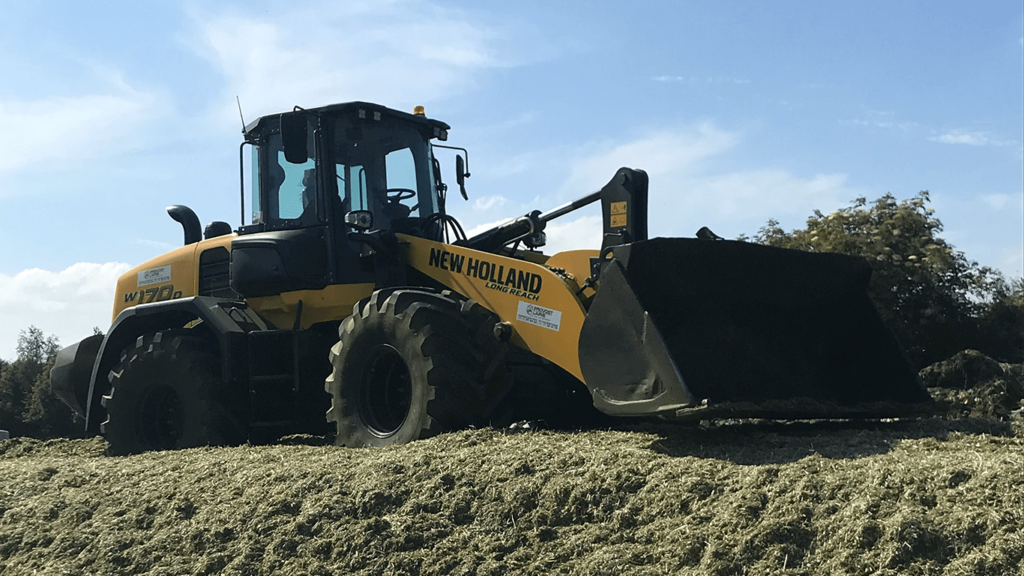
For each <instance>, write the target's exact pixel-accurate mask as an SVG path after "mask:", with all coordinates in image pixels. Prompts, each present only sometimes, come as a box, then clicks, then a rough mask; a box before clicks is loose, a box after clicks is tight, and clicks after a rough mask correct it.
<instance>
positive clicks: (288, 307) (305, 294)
mask: <svg viewBox="0 0 1024 576" xmlns="http://www.w3.org/2000/svg"><path fill="white" fill-rule="evenodd" d="M373 288H374V285H373V283H370V284H336V285H333V286H327V287H326V288H324V289H322V290H296V291H294V292H282V293H281V294H278V295H276V296H261V297H259V298H247V299H246V302H248V303H249V306H252V309H253V310H255V311H256V312H257V313H259V315H260V316H262V317H264V318H266V319H267V320H270V321H271V322H273V323H274V325H275V326H277V327H278V328H291V327H292V325H293V324H294V323H295V311H296V309H297V308H298V304H299V300H301V301H302V328H303V329H306V328H309V327H310V326H312V325H313V324H317V323H319V322H327V321H331V320H341V319H342V318H347V317H348V316H351V315H352V307H353V306H354V305H355V303H356V302H359V301H360V300H362V299H363V298H366V297H367V296H369V295H370V294H372V293H373Z"/></svg>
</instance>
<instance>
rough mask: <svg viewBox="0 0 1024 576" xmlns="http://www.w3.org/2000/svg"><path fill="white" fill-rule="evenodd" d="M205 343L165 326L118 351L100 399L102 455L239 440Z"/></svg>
mask: <svg viewBox="0 0 1024 576" xmlns="http://www.w3.org/2000/svg"><path fill="white" fill-rule="evenodd" d="M211 344H212V342H209V341H208V340H207V339H204V338H202V337H200V336H197V335H193V334H190V333H189V331H188V330H168V331H163V332H156V333H152V334H145V335H143V336H139V338H138V339H137V340H136V341H135V344H134V345H132V346H129V347H128V348H126V349H125V350H124V352H122V354H121V361H120V362H119V363H118V364H117V365H116V366H115V367H114V369H113V370H111V371H110V374H109V377H108V378H109V380H110V386H111V388H110V392H109V393H108V394H107V395H106V396H103V400H102V402H103V406H104V408H106V411H107V421H106V422H104V423H103V424H102V425H101V431H102V432H103V435H104V436H105V437H106V440H107V445H108V446H107V454H108V455H110V456H121V455H125V454H137V453H140V452H146V451H150V450H175V449H181V448H193V447H196V446H208V445H214V446H217V445H228V444H241V443H243V442H245V440H246V436H247V434H246V432H247V431H246V429H245V426H244V425H243V424H242V423H241V421H240V420H239V419H238V418H237V417H235V416H234V415H232V414H231V413H230V412H229V411H228V410H227V409H226V408H225V407H224V404H223V403H222V400H223V399H224V398H225V394H226V390H225V387H224V386H223V384H222V382H221V380H220V377H219V369H218V363H217V358H216V356H215V355H214V353H213V351H212V346H211Z"/></svg>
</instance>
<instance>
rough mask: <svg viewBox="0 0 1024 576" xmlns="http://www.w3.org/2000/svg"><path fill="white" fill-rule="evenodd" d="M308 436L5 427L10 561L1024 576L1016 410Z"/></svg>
mask: <svg viewBox="0 0 1024 576" xmlns="http://www.w3.org/2000/svg"><path fill="white" fill-rule="evenodd" d="M1018 417H1019V415H1018ZM1017 429H1018V430H1019V429H1020V428H1019V427H1018V428H1017ZM292 442H293V443H292V444H291V445H277V446H259V447H250V446H245V447H239V448H202V449H192V450H184V451H179V452H168V453H149V454H143V455H138V456H130V457H121V458H108V457H104V456H103V455H102V454H103V448H104V445H103V443H102V441H101V440H98V439H94V440H77V441H67V440H64V441H50V442H40V441H34V440H25V439H13V440H7V441H3V442H0V514H2V516H0V573H2V574H3V575H4V576H7V575H20V574H50V575H63V574H69V575H70V574H167V575H171V574H174V575H177V574H296V575H298V574H381V575H385V574H423V575H427V574H476V575H485V574H494V575H498V574H581V575H582V574H587V575H591V574H609V575H611V574H616V575H617V574H723V575H724V574H956V575H960V574H992V575H1006V574H1010V575H1013V574H1024V569H1022V568H1021V566H1022V564H1024V437H1022V435H1021V434H1020V432H1017V434H1016V435H1015V433H1014V431H1013V428H1011V425H1010V424H1008V423H1006V422H995V421H988V420H978V419H967V420H958V421H947V420H940V419H932V420H924V421H912V422H889V423H873V424H853V423H845V424H836V423H790V424H777V423H776V424H773V423H756V422H745V423H744V422H737V423H725V424H717V425H714V426H705V427H690V428H683V427H673V426H648V427H639V428H634V429H632V430H617V431H589V432H579V433H562V432H550V431H533V432H525V433H511V432H509V431H500V430H470V431H465V432H460V433H456V434H446V435H442V436H440V437H437V438H434V439H430V440H425V441H420V442H416V443H413V444H411V445H407V446H399V447H393V448H387V449H346V448H336V447H334V446H329V445H319V444H322V442H318V441H317V439H315V438H294V439H292Z"/></svg>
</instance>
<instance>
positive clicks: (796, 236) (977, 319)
mask: <svg viewBox="0 0 1024 576" xmlns="http://www.w3.org/2000/svg"><path fill="white" fill-rule="evenodd" d="M929 202H930V198H929V196H928V192H927V191H922V192H920V193H918V194H917V195H916V196H915V197H913V198H910V199H907V200H902V201H897V200H896V198H894V197H893V196H892V195H891V194H886V195H885V196H882V197H881V198H879V199H877V200H875V201H873V202H871V203H869V202H868V201H867V200H866V199H865V198H858V199H856V200H855V201H854V203H853V205H852V206H850V207H847V208H841V209H839V210H837V211H835V212H832V213H831V214H828V215H825V214H822V213H821V212H820V211H817V210H816V211H815V212H814V215H813V216H811V217H810V218H808V220H807V227H806V228H805V229H802V230H794V231H792V232H786V231H784V230H782V229H781V228H780V227H779V225H778V222H777V221H774V220H769V222H768V224H767V225H766V226H764V227H763V228H761V230H760V231H758V233H757V235H756V236H755V237H754V238H753V240H754V241H755V242H758V243H761V244H767V245H769V246H776V247H781V248H795V249H798V250H805V251H811V252H839V253H842V254H850V255H854V256H861V257H863V258H866V259H867V260H868V262H869V263H870V264H871V267H872V269H873V274H872V278H871V287H870V293H871V297H872V299H873V300H874V301H875V304H876V305H877V307H878V310H879V313H880V314H881V315H882V317H883V319H884V320H885V321H886V323H887V324H888V325H889V326H890V328H892V330H893V332H894V333H895V334H896V336H897V338H898V339H899V340H900V342H901V344H902V345H903V347H904V349H905V350H906V352H907V353H908V356H909V357H910V359H911V361H912V362H913V363H914V364H916V365H917V366H918V367H923V366H925V365H928V364H931V363H932V362H936V361H938V360H942V359H945V358H948V357H949V356H951V355H953V354H955V353H956V352H959V351H960V350H962V349H964V348H967V347H975V348H978V347H981V346H980V345H981V344H983V343H984V338H981V337H980V335H979V326H980V325H981V323H982V321H983V319H984V318H985V314H986V311H987V310H992V311H993V312H992V313H993V314H997V315H999V317H1000V318H1004V316H1005V319H1002V320H1000V322H1004V323H1006V324H1007V327H1008V329H1010V328H1012V318H1010V316H1012V313H1008V312H1006V310H1004V308H1001V307H1000V306H1003V304H998V305H997V304H996V302H997V301H998V302H1005V303H1006V305H1007V306H1009V307H1010V309H1011V310H1020V309H1021V308H1020V306H1021V303H1020V302H1018V303H1017V304H1016V306H1017V308H1013V306H1014V305H1015V304H1013V301H1012V299H1008V298H1009V296H1008V294H1010V292H1012V291H1009V290H1008V289H1007V288H1006V286H1007V284H1006V281H1005V280H1004V279H1003V277H1002V275H1000V274H999V273H998V272H997V271H995V270H993V269H991V268H987V267H983V266H979V265H978V264H977V263H976V262H972V261H969V260H968V259H967V257H966V256H965V255H964V254H963V253H962V252H959V251H957V250H955V249H954V248H953V246H952V245H950V244H949V243H948V242H946V241H945V240H943V239H942V238H940V237H939V236H938V233H939V232H941V231H942V223H941V222H940V221H939V220H938V219H937V218H935V217H934V216H933V214H934V210H933V209H932V208H930V207H929V206H928V203H929ZM741 239H742V238H741ZM1018 287H1019V286H1018ZM1000 290H1002V291H1003V292H1000ZM1004 292H1005V293H1006V294H1007V296H1006V297H1005V298H1004V297H1002V296H1000V294H1002V293H1004ZM1018 351H1019V349H1018ZM1002 356H1006V354H1002Z"/></svg>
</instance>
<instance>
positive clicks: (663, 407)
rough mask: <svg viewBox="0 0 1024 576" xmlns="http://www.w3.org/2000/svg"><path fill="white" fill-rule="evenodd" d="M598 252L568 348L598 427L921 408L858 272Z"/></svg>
mask: <svg viewBox="0 0 1024 576" xmlns="http://www.w3.org/2000/svg"><path fill="white" fill-rule="evenodd" d="M610 251H611V252H612V254H613V255H612V258H611V259H610V260H609V261H607V262H605V263H603V268H602V272H601V279H600V280H601V281H600V285H599V287H598V291H597V295H596V296H595V297H594V300H593V302H592V303H591V306H590V309H589V311H588V314H587V319H586V321H585V322H584V324H583V329H582V331H581V334H580V344H579V355H580V365H581V368H582V371H583V376H584V378H585V380H586V384H587V386H588V388H590V391H591V394H592V395H593V397H594V404H595V406H596V407H597V408H598V409H600V410H602V411H604V412H606V413H608V414H613V415H621V416H627V415H633V416H650V415H659V416H663V417H669V418H683V419H687V418H688V419H707V418H715V417H767V418H786V419H788V418H847V417H887V416H903V415H910V414H917V413H921V412H926V411H927V410H928V408H929V407H930V405H931V398H930V396H929V394H928V392H927V390H925V389H924V387H923V386H922V385H921V384H920V382H919V380H918V378H917V375H916V374H915V373H914V371H913V370H912V369H911V367H910V366H909V364H908V363H907V362H906V360H905V358H904V357H903V354H902V352H901V351H900V348H899V345H898V343H897V342H896V340H895V338H894V337H893V336H892V334H891V333H890V332H889V330H888V329H887V328H886V327H885V325H884V324H883V323H882V321H881V319H880V317H879V315H878V313H877V311H876V310H875V307H874V305H873V304H872V302H871V300H870V299H869V297H868V294H867V288H868V281H869V279H870V277H871V268H870V266H868V264H867V263H866V262H865V261H864V260H862V259H860V258H856V257H851V256H845V255H841V254H821V253H809V252H800V251H795V250H785V249H780V248H770V247H766V246H761V245H757V244H752V243H745V242H735V241H727V240H697V239H685V238H656V239H653V240H645V241H641V242H635V243H632V244H626V245H623V246H616V247H613V248H612V249H611V250H610Z"/></svg>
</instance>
